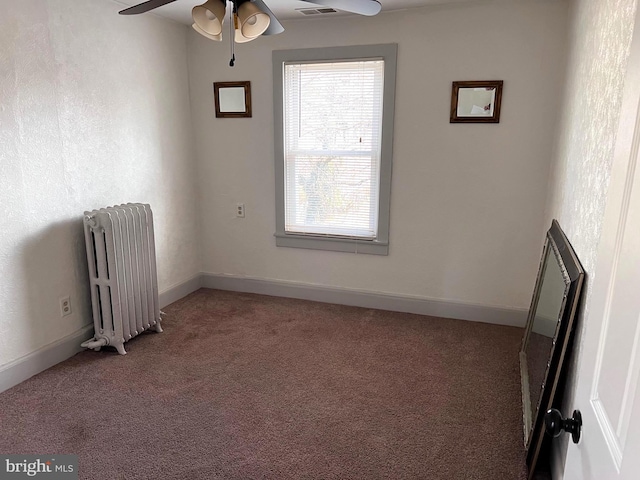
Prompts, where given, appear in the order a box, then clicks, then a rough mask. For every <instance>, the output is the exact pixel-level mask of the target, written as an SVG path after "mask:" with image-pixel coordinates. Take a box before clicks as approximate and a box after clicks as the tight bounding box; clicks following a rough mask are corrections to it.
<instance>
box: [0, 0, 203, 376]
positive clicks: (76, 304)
mask: <svg viewBox="0 0 640 480" xmlns="http://www.w3.org/2000/svg"><path fill="white" fill-rule="evenodd" d="M118 9H119V6H118V4H116V3H113V2H107V1H104V0H83V1H82V2H78V1H74V0H51V1H44V0H26V1H25V0H21V1H13V2H3V3H2V14H1V15H0V52H2V53H0V205H2V210H1V211H2V228H0V272H2V275H1V276H0V306H1V311H2V315H1V316H0V367H2V366H3V365H6V364H8V363H9V362H11V361H13V360H16V359H18V358H20V357H22V356H24V355H26V354H28V353H30V352H33V351H34V350H36V349H38V348H40V347H42V346H44V345H47V344H49V343H51V342H54V341H56V340H58V339H61V338H63V337H65V336H66V335H69V334H71V333H73V332H75V331H77V330H78V329H80V328H81V327H82V326H84V325H87V324H89V323H90V322H91V316H90V312H89V308H88V304H89V296H88V293H89V291H88V275H87V266H86V253H85V248H84V237H83V236H82V214H83V212H84V210H87V209H93V208H100V207H103V206H107V205H113V204H116V203H123V202H128V201H137V202H148V203H150V204H151V205H152V207H153V209H154V214H155V220H156V243H157V256H158V269H159V274H158V276H159V286H160V289H161V290H163V289H166V288H167V287H169V286H171V285H173V284H175V283H177V282H181V281H183V280H184V279H186V278H188V277H191V276H192V275H194V274H196V273H197V272H199V269H200V258H199V251H198V249H199V237H198V230H197V215H196V213H195V208H196V202H195V195H194V193H193V191H194V189H193V184H194V182H195V162H194V159H193V150H192V148H193V147H192V130H191V118H190V109H189V97H188V87H189V86H188V75H187V61H186V57H187V43H186V28H185V27H184V26H182V25H177V24H174V23H171V22H168V21H163V20H159V19H157V18H156V17H153V16H146V17H138V18H136V19H135V21H134V20H132V19H131V18H124V17H119V16H118V15H117V11H118ZM65 295H70V296H71V302H72V308H73V314H72V315H71V316H68V317H64V318H60V308H59V302H58V299H59V297H62V296H65Z"/></svg>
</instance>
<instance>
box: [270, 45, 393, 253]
mask: <svg viewBox="0 0 640 480" xmlns="http://www.w3.org/2000/svg"><path fill="white" fill-rule="evenodd" d="M397 51H398V45H397V44H395V43H393V44H381V45H357V46H349V47H327V48H305V49H298V50H276V51H274V52H273V57H272V58H273V117H274V133H275V141H274V146H275V174H276V232H275V237H276V245H277V246H279V247H294V248H308V249H315V250H331V251H337V252H351V253H368V254H374V255H388V253H389V210H390V200H391V171H392V158H393V120H394V109H395V91H396V63H397V60H396V57H397ZM368 58H371V59H380V58H382V59H384V87H383V104H382V136H381V148H380V154H381V155H380V191H379V198H378V232H377V235H376V238H375V239H373V240H364V239H354V238H344V237H338V236H330V235H327V236H319V235H305V234H292V233H286V232H285V220H284V217H285V195H284V190H285V181H284V175H285V169H284V134H285V132H284V112H283V109H284V65H285V63H287V62H293V63H295V62H316V61H317V62H327V61H342V60H365V59H368Z"/></svg>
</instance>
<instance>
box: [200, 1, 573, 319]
mask: <svg viewBox="0 0 640 480" xmlns="http://www.w3.org/2000/svg"><path fill="white" fill-rule="evenodd" d="M566 8H567V6H566V4H565V3H564V2H556V1H549V2H547V1H536V2H489V3H487V2H483V3H482V4H474V5H470V4H466V5H452V6H441V7H430V8H421V9H411V10H406V11H400V12H392V13H383V14H380V15H378V16H377V17H373V18H363V17H354V16H351V17H341V18H332V19H306V20H305V21H290V22H287V23H286V24H285V27H286V31H285V32H284V33H283V34H281V35H277V36H272V37H261V38H260V39H259V40H256V41H254V42H252V43H249V44H244V45H239V46H237V49H236V57H237V62H236V66H235V67H234V68H229V67H228V61H229V48H228V45H227V44H224V43H223V44H219V43H214V42H211V41H208V40H206V39H205V38H203V37H201V36H199V35H198V34H196V33H194V32H193V33H192V34H191V35H190V37H189V73H190V83H191V102H192V103H191V106H192V112H193V119H194V125H195V128H196V145H197V157H198V167H199V181H200V183H199V187H200V199H201V203H202V227H203V265H204V271H205V272H209V273H215V274H229V275H236V276H248V277H254V278H261V279H274V280H284V281H291V282H301V283H308V284H319V285H327V286H332V287H337V288H345V289H356V290H364V291H370V292H385V293H390V294H398V295H409V296H415V297H420V298H432V299H441V300H452V301H457V302H463V303H471V304H481V305H494V306H503V307H518V308H527V307H528V306H529V303H530V300H531V292H532V290H533V284H534V281H535V275H536V271H537V264H538V261H539V255H540V251H541V247H542V240H543V234H542V233H541V232H542V231H543V222H544V216H543V213H544V204H545V197H546V186H547V181H548V178H549V167H550V160H551V153H552V140H553V136H554V127H555V125H556V117H557V115H556V114H557V111H558V104H559V102H560V94H561V86H562V81H561V80H562V67H563V65H564V61H565V55H564V52H565V38H566V33H565V26H566V25H565V21H566ZM391 42H394V43H398V45H399V47H398V75H397V93H396V112H395V139H394V160H393V181H392V194H391V231H390V253H389V256H386V257H384V256H382V257H381V256H372V255H355V254H346V253H335V252H321V251H312V250H300V249H291V248H282V247H279V248H277V247H276V246H275V239H274V237H273V233H274V229H275V205H274V204H275V199H274V188H275V187H274V183H275V181H274V159H273V125H272V123H273V120H272V119H273V116H272V109H273V105H272V66H271V52H272V51H273V50H275V49H290V48H304V47H318V46H336V45H357V44H373V43H391ZM228 80H250V81H251V85H252V95H253V118H250V119H216V118H215V116H214V110H213V92H212V90H213V89H212V83H213V82H214V81H228ZM455 80H504V95H503V105H502V115H501V122H500V124H498V125H461V124H450V123H449V105H450V98H451V82H452V81H455ZM237 202H242V203H244V204H245V205H246V218H245V219H237V218H235V204H236V203H237Z"/></svg>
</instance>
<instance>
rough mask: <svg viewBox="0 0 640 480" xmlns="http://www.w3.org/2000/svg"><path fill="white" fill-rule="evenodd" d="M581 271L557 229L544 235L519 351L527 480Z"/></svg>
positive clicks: (566, 338)
mask: <svg viewBox="0 0 640 480" xmlns="http://www.w3.org/2000/svg"><path fill="white" fill-rule="evenodd" d="M583 281H584V270H583V269H582V266H581V265H580V262H579V260H578V257H577V256H576V254H575V252H574V251H573V248H572V247H571V244H570V243H569V241H568V240H567V237H566V236H565V235H564V232H563V231H562V229H561V228H560V225H559V224H558V222H557V221H556V220H553V222H552V224H551V228H550V229H549V231H548V232H547V237H546V241H545V244H544V248H543V251H542V259H541V260H540V268H539V270H538V277H537V279H536V286H535V289H534V293H533V299H532V301H531V308H530V309H529V316H528V320H527V325H526V329H525V334H524V338H523V340H522V348H521V350H520V374H521V382H522V412H523V414H522V417H523V421H524V443H525V445H526V447H527V465H528V466H529V478H530V479H531V478H533V474H534V471H535V469H536V465H537V462H538V457H539V455H540V448H541V446H542V442H543V440H544V415H545V413H546V412H547V410H549V409H550V408H552V406H553V402H554V397H555V392H556V389H557V387H558V380H559V378H560V373H561V370H562V365H563V362H564V359H565V357H566V356H567V346H568V343H569V337H570V334H571V331H572V328H573V321H574V318H575V314H576V309H577V305H578V301H579V299H580V292H581V291H582V284H583Z"/></svg>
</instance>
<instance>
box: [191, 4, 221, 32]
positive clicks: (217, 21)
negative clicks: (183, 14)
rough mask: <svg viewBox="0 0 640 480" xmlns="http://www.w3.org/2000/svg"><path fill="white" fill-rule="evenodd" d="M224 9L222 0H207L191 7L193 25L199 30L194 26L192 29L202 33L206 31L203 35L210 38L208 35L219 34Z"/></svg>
mask: <svg viewBox="0 0 640 480" xmlns="http://www.w3.org/2000/svg"><path fill="white" fill-rule="evenodd" d="M225 10H226V2H223V1H222V0H207V1H206V2H205V3H203V4H202V5H198V6H195V7H193V10H191V16H192V17H193V22H194V25H197V26H198V29H199V30H198V29H196V28H195V26H194V29H195V30H196V31H197V32H198V33H200V34H202V35H204V33H206V34H207V35H205V37H207V38H210V37H208V35H210V36H214V37H216V36H218V35H221V34H222V22H223V21H224V15H225ZM202 32H204V33H202ZM221 38H222V37H221Z"/></svg>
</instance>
